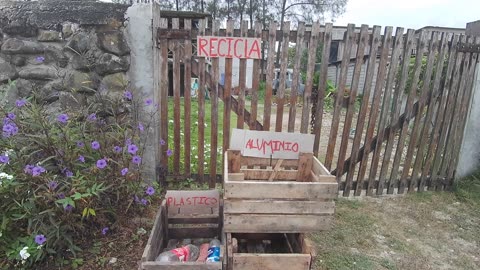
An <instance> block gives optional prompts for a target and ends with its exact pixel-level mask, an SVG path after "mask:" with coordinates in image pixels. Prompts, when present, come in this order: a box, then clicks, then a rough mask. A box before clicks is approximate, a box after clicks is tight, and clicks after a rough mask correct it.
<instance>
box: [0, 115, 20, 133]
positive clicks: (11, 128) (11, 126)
mask: <svg viewBox="0 0 480 270" xmlns="http://www.w3.org/2000/svg"><path fill="white" fill-rule="evenodd" d="M7 119H9V118H7ZM4 122H5V121H4ZM2 130H3V136H4V137H6V138H8V137H10V136H13V135H15V134H17V133H18V127H17V125H15V123H13V122H12V123H7V124H4V125H3V128H2Z"/></svg>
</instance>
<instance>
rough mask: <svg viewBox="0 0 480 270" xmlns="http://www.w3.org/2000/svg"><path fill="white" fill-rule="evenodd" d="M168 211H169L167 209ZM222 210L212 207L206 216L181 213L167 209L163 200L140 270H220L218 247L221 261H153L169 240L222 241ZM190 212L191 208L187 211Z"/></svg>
mask: <svg viewBox="0 0 480 270" xmlns="http://www.w3.org/2000/svg"><path fill="white" fill-rule="evenodd" d="M169 208H170V209H169ZM220 209H221V208H220V207H216V208H212V211H211V212H210V213H208V214H205V213H201V212H200V214H195V213H194V212H195V211H189V212H187V213H181V212H180V211H179V208H178V207H167V201H166V200H164V201H163V202H162V205H161V207H160V209H159V210H158V213H157V216H156V218H155V223H154V225H153V229H152V231H151V233H150V237H149V239H148V242H147V245H146V247H145V249H144V251H143V255H142V260H141V263H140V269H141V270H221V269H223V264H224V262H223V257H224V253H225V247H224V246H222V247H221V258H220V262H212V263H205V262H156V261H155V258H156V257H157V256H158V255H159V254H160V253H161V252H163V251H164V249H165V248H166V246H167V243H168V241H169V240H170V239H186V238H190V239H196V238H203V239H205V238H212V239H213V238H214V237H217V238H218V239H220V240H221V241H222V243H223V242H224V241H223V239H224V237H223V235H224V234H223V233H222V217H221V210H220ZM190 210H191V209H190Z"/></svg>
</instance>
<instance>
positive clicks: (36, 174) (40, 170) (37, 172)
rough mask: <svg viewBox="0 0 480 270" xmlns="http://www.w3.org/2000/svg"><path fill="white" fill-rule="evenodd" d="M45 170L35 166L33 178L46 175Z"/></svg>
mask: <svg viewBox="0 0 480 270" xmlns="http://www.w3.org/2000/svg"><path fill="white" fill-rule="evenodd" d="M44 172H45V169H44V168H43V167H42V166H35V167H33V169H32V176H39V175H40V174H41V173H44Z"/></svg>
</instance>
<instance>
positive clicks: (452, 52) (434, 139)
mask: <svg viewBox="0 0 480 270" xmlns="http://www.w3.org/2000/svg"><path fill="white" fill-rule="evenodd" d="M458 40H459V36H458V35H453V36H452V39H451V42H450V44H451V45H450V48H449V56H448V65H447V72H446V75H445V82H444V84H443V85H444V86H443V90H442V91H441V96H440V102H439V105H438V109H437V113H436V117H435V119H434V125H433V128H434V129H433V131H432V136H431V139H430V141H429V142H430V143H429V144H428V150H427V154H426V157H427V158H426V160H425V164H424V165H423V168H422V176H421V179H420V182H426V180H427V177H430V178H431V175H432V174H430V175H429V173H430V169H431V166H432V164H433V162H434V159H435V152H436V149H437V145H438V143H439V139H440V132H441V130H442V129H441V127H442V121H443V118H444V115H445V112H446V110H445V108H446V104H447V103H448V104H450V103H451V98H450V96H451V95H453V91H451V90H449V89H450V84H451V79H452V72H453V71H454V67H455V63H456V61H455V60H456V56H457V53H456V45H457V43H458ZM435 187H436V185H435V179H433V178H431V181H430V185H429V190H434V189H435Z"/></svg>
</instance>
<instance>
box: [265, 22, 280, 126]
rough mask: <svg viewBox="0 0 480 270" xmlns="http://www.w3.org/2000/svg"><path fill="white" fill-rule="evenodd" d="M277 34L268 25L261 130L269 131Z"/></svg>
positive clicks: (275, 25) (275, 29) (271, 25)
mask: <svg viewBox="0 0 480 270" xmlns="http://www.w3.org/2000/svg"><path fill="white" fill-rule="evenodd" d="M276 32H277V24H276V23H275V22H271V23H270V29H269V35H268V56H267V80H266V82H265V102H264V113H263V130H267V131H268V130H270V117H271V113H272V91H273V80H274V79H275V74H274V71H275V70H274V68H275V37H276Z"/></svg>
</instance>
